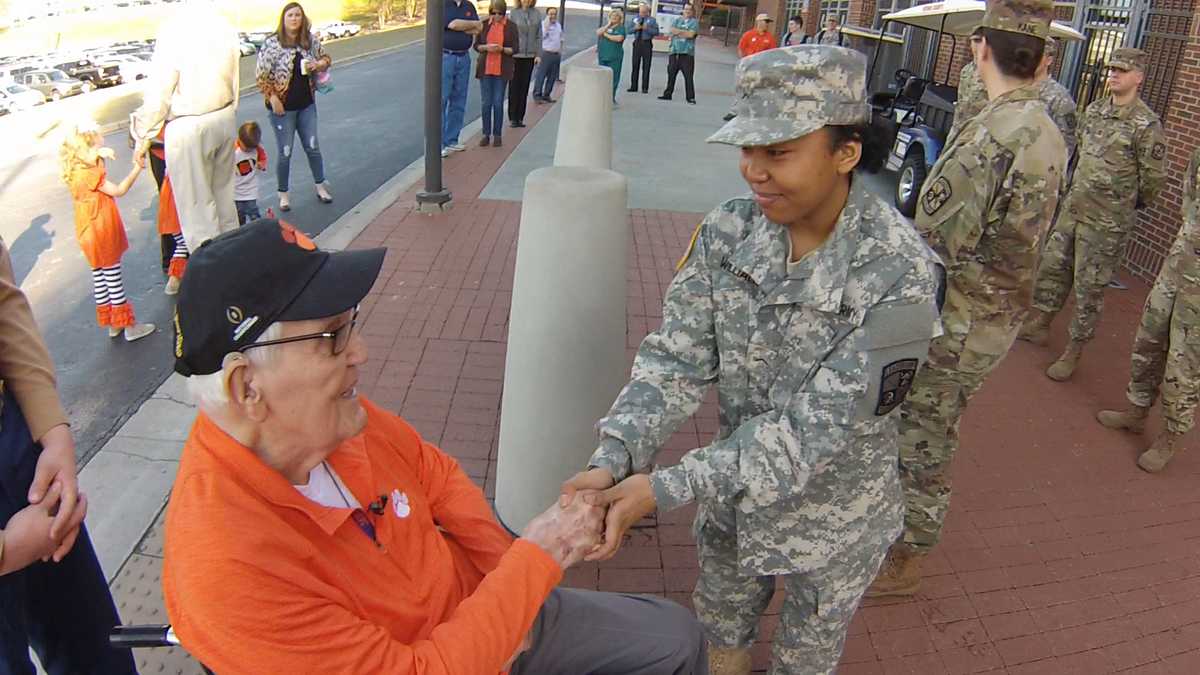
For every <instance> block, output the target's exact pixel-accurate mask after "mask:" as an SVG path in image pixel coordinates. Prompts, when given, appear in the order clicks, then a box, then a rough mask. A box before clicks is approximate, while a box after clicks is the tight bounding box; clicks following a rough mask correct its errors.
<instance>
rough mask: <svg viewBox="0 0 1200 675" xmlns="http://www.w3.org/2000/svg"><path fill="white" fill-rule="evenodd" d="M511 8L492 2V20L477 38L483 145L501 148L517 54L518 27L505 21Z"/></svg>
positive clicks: (476, 49) (504, 4) (501, 0)
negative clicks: (507, 93) (508, 89)
mask: <svg viewBox="0 0 1200 675" xmlns="http://www.w3.org/2000/svg"><path fill="white" fill-rule="evenodd" d="M507 13H508V5H507V4H506V3H505V2H504V0H492V4H491V9H490V10H489V11H488V14H489V16H488V19H487V21H484V22H483V28H482V29H481V30H480V31H479V33H478V34H476V35H475V51H476V52H478V53H479V58H477V59H475V79H477V80H479V98H480V101H481V103H482V108H483V110H482V113H483V115H482V116H483V138H481V139H480V140H479V145H480V146H482V147H487V146H489V145H492V146H495V147H497V148H498V147H500V145H501V142H500V134H501V133H502V132H503V131H504V89H505V87H506V86H507V85H508V83H509V82H510V81H512V79H513V70H514V68H515V63H514V62H513V52H515V51H517V42H518V40H519V37H518V35H517V27H516V25H514V24H513V22H511V21H509V20H508V19H507V18H505V16H504V15H505V14H507Z"/></svg>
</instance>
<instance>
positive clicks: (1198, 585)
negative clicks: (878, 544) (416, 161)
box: [83, 39, 1200, 675]
mask: <svg viewBox="0 0 1200 675" xmlns="http://www.w3.org/2000/svg"><path fill="white" fill-rule="evenodd" d="M698 52H699V53H698V56H699V58H698V63H697V84H698V85H699V92H698V98H699V100H700V105H698V106H688V105H686V104H685V103H683V102H682V101H681V100H679V99H677V100H676V101H673V102H670V103H667V102H663V101H657V100H655V99H654V97H655V96H657V94H658V93H659V92H661V86H662V80H663V77H664V72H665V59H664V58H660V57H656V59H655V73H654V78H655V82H654V83H652V86H653V87H654V88H652V89H651V93H650V94H647V95H641V94H636V95H635V94H628V93H626V92H624V91H623V90H624V89H625V88H627V83H628V80H627V77H628V71H626V72H625V73H624V78H623V82H622V84H623V85H626V86H623V87H622V91H621V93H620V97H621V103H622V105H621V107H620V108H618V109H617V110H616V111H615V112H614V116H615V117H614V130H615V135H616V148H615V153H614V154H615V157H616V159H615V162H616V164H617V167H616V168H617V169H618V170H621V171H622V172H623V173H625V174H626V175H627V176H628V177H629V179H630V186H631V189H630V211H629V218H630V224H631V226H632V228H633V244H632V251H631V256H630V266H629V269H628V270H627V277H626V278H627V281H628V304H627V306H628V312H627V314H628V315H627V320H628V338H627V343H626V346H627V348H628V350H629V355H630V358H631V359H632V354H633V351H634V349H636V347H637V345H638V343H639V342H640V341H641V339H642V338H643V337H644V336H645V335H646V333H647V332H648V331H649V330H651V329H653V328H654V327H655V326H656V325H657V324H658V322H659V321H660V319H661V298H662V295H663V292H664V290H665V288H666V286H667V284H668V283H669V282H670V280H671V277H672V273H673V265H674V262H675V260H676V259H677V258H678V256H679V255H680V253H681V252H682V251H683V250H684V248H685V247H686V244H687V241H688V239H689V237H690V235H691V232H692V229H693V228H694V227H695V225H696V223H697V222H699V220H700V218H702V216H703V213H704V212H706V211H708V210H709V209H711V208H712V207H713V206H715V205H716V204H717V203H718V202H719V201H720V200H722V199H724V198H726V197H729V196H732V195H734V194H738V193H741V192H743V191H744V188H743V183H742V182H741V179H740V177H739V176H738V175H737V173H736V170H737V169H736V161H737V154H736V151H734V150H731V149H725V148H721V147H719V146H706V145H705V144H704V143H703V140H704V137H706V136H707V135H708V134H709V133H711V132H712V131H713V130H715V129H716V128H717V127H718V126H719V124H720V116H721V114H723V113H724V111H725V109H726V108H727V103H728V100H729V96H730V95H731V94H732V63H733V57H732V54H731V53H730V52H729V51H726V50H724V49H723V48H722V47H721V46H720V45H719V44H718V43H716V42H714V41H709V40H707V39H702V40H701V43H700V46H699V50H698ZM626 62H627V63H628V59H627V60H626ZM557 95H561V92H559V94H556V96H557ZM556 116H557V106H555V107H547V106H538V105H532V104H531V105H530V112H529V114H528V116H527V119H526V122H527V124H529V128H527V129H506V130H505V139H506V141H508V142H507V143H506V144H505V147H504V148H502V149H495V148H478V147H476V146H475V140H476V139H475V138H472V137H470V134H467V135H465V136H464V142H465V143H466V144H467V146H468V148H469V149H468V151H467V152H464V153H460V154H456V155H452V156H451V157H450V158H449V159H447V160H446V162H445V173H446V182H447V184H448V185H449V186H450V188H451V189H452V190H453V192H454V208H453V210H451V211H450V212H448V213H446V214H441V215H437V216H432V217H430V216H423V215H420V214H417V213H416V212H415V211H414V209H413V197H414V194H415V190H416V188H417V186H416V185H412V186H409V187H408V188H407V189H405V187H404V186H403V185H402V184H401V183H403V182H405V181H404V179H399V178H398V179H397V181H394V182H393V183H392V184H391V187H390V191H388V192H386V193H381V195H380V196H378V197H377V198H375V199H374V204H375V206H374V208H369V207H368V208H365V210H361V211H360V212H359V213H360V216H362V217H363V218H365V219H366V220H369V222H364V223H360V225H363V224H365V228H364V229H362V230H361V233H359V234H358V236H357V237H355V238H353V241H351V242H350V243H349V247H351V248H363V247H370V246H379V245H384V246H387V247H388V249H389V253H388V256H387V259H386V261H385V264H384V270H383V273H382V275H381V277H380V279H379V281H378V283H377V284H376V286H375V288H374V289H373V290H372V292H371V294H370V296H368V298H367V299H366V301H365V302H364V303H363V306H362V316H363V327H362V331H363V335H364V337H365V339H366V341H367V343H368V346H369V348H370V354H371V356H370V360H369V362H368V363H367V364H366V365H365V366H364V367H363V368H362V370H361V379H360V386H361V387H362V390H363V391H364V392H365V393H366V394H367V395H369V396H370V397H371V398H372V399H373V400H375V401H376V402H377V403H379V404H380V405H382V406H384V407H386V408H389V409H391V410H395V411H397V412H399V413H400V414H401V415H403V416H404V417H406V418H407V419H408V420H409V421H410V422H412V423H413V424H414V425H415V426H416V428H417V429H418V430H419V431H420V432H421V433H422V434H423V435H425V436H426V437H427V438H428V439H429V440H430V441H431V442H434V443H437V444H438V445H440V446H441V447H442V448H443V449H444V450H445V451H447V452H448V453H450V454H452V455H453V456H455V457H456V458H457V459H458V460H459V461H460V462H461V463H462V465H463V467H464V469H465V470H466V471H467V472H468V474H470V475H471V477H472V478H473V479H474V480H476V481H477V482H478V483H479V484H480V485H483V486H484V487H485V490H486V491H487V493H488V495H489V496H491V495H492V493H493V487H494V486H493V481H494V478H495V468H496V441H497V436H498V428H499V410H500V398H501V393H502V392H501V386H502V382H503V375H504V353H505V342H506V338H507V321H508V311H509V307H510V305H511V290H512V277H513V260H514V258H515V252H516V239H517V229H518V222H519V216H520V203H519V199H520V185H521V183H522V182H523V180H524V176H525V175H526V174H527V173H528V172H529V171H530V170H532V169H533V168H536V167H538V166H545V165H548V164H550V160H551V157H552V154H553V140H554V137H555V133H556V129H555V127H556V124H557V117H556ZM413 177H414V178H415V176H413ZM872 180H873V183H872V185H873V186H876V187H877V189H880V190H886V189H887V187H888V181H889V180H890V177H884V178H882V179H872ZM385 187H386V186H385ZM389 200H390V201H391V202H392V203H390V205H388V204H387V203H386V202H388V201H389ZM369 201H370V200H369ZM376 212H378V213H377V215H375V213H376ZM344 239H347V240H348V239H349V236H348V235H346V236H344ZM1123 281H1125V282H1126V283H1127V284H1128V285H1129V286H1130V290H1127V291H1110V292H1109V299H1108V308H1107V311H1106V314H1105V316H1104V319H1103V321H1102V323H1101V326H1100V329H1099V331H1098V336H1097V339H1096V341H1095V342H1094V343H1093V345H1092V346H1091V347H1090V348H1089V351H1088V352H1087V353H1086V354H1085V357H1084V361H1083V364H1082V365H1081V367H1080V370H1079V371H1078V373H1077V375H1076V378H1075V380H1074V381H1073V382H1071V383H1069V384H1058V383H1055V382H1052V381H1050V380H1049V379H1047V378H1046V377H1045V376H1044V375H1043V374H1042V371H1043V370H1044V368H1045V367H1046V366H1047V365H1048V364H1049V363H1050V361H1052V360H1053V359H1054V357H1055V356H1056V351H1055V350H1057V349H1061V348H1062V346H1063V342H1064V339H1065V338H1064V336H1063V332H1064V325H1063V324H1064V322H1063V321H1059V322H1058V323H1056V325H1055V330H1056V331H1057V332H1056V334H1055V335H1056V338H1055V340H1054V341H1053V342H1052V345H1051V348H1047V349H1041V348H1034V347H1031V346H1030V345H1027V344H1024V343H1020V344H1018V345H1017V346H1016V347H1015V348H1014V350H1013V352H1012V354H1011V356H1010V357H1009V358H1008V359H1007V360H1006V361H1005V363H1004V364H1003V366H1002V367H1001V368H1000V369H999V370H998V372H997V373H996V374H995V375H994V376H993V378H992V379H991V380H990V381H989V382H988V384H987V386H986V387H985V388H984V390H983V391H982V392H981V393H980V394H979V396H978V397H977V399H976V401H975V402H974V403H973V404H972V407H971V409H970V411H969V412H968V415H967V417H966V419H965V420H964V422H963V425H962V431H961V435H962V445H963V447H962V451H961V454H960V456H959V458H958V461H957V463H956V472H955V481H956V483H955V487H956V496H955V501H954V506H953V509H952V512H951V516H950V519H949V522H948V524H947V531H946V538H945V541H944V543H943V545H942V546H941V547H940V548H939V549H938V550H937V552H936V553H935V554H934V555H933V556H932V557H931V559H930V561H929V564H928V565H927V568H926V574H927V579H926V583H925V586H924V588H923V590H922V592H921V594H920V595H918V596H917V597H916V598H913V599H911V600H904V601H892V602H882V603H881V602H869V603H867V604H866V605H865V606H864V607H863V608H862V609H861V610H860V611H859V613H858V615H857V617H856V618H855V620H854V623H853V625H852V628H851V634H850V638H849V640H848V641H847V644H846V649H845V653H844V656H843V659H842V666H841V668H840V670H839V672H840V673H845V674H857V675H862V674H867V673H920V674H922V675H925V674H936V673H972V672H985V671H987V672H998V673H1000V672H1008V673H1014V674H1016V673H1020V674H1022V675H1027V674H1032V673H1055V674H1057V673H1088V674H1091V673H1106V672H1117V671H1129V672H1136V673H1181V674H1182V673H1189V674H1191V673H1196V672H1200V546H1198V544H1200V493H1197V491H1196V490H1195V485H1196V479H1197V473H1200V459H1197V456H1196V455H1195V454H1194V453H1187V454H1184V455H1183V456H1181V457H1180V458H1179V459H1177V460H1176V461H1175V463H1173V464H1172V465H1171V466H1170V467H1169V469H1168V470H1167V471H1166V472H1164V473H1163V474H1161V475H1158V476H1149V475H1147V474H1144V473H1142V472H1140V471H1139V470H1137V469H1136V468H1135V466H1134V463H1133V462H1134V459H1135V457H1136V454H1137V452H1138V450H1139V449H1140V448H1141V447H1142V445H1143V444H1144V443H1146V442H1148V439H1149V437H1150V433H1152V432H1153V431H1154V430H1156V428H1157V426H1158V424H1157V422H1156V423H1155V424H1154V425H1153V426H1154V427H1155V429H1152V430H1149V431H1148V432H1147V437H1146V438H1145V439H1141V438H1135V437H1132V436H1128V435H1123V434H1119V433H1115V432H1110V431H1108V430H1105V429H1103V428H1101V427H1100V426H1099V425H1098V424H1096V423H1095V422H1094V421H1093V420H1092V414H1093V413H1094V412H1095V410H1097V409H1098V408H1100V407H1101V406H1111V405H1119V404H1120V403H1121V401H1122V399H1123V396H1122V391H1123V387H1124V380H1125V377H1126V376H1127V374H1128V350H1129V345H1130V343H1131V340H1132V334H1133V330H1134V327H1135V324H1136V321H1137V317H1138V315H1139V311H1140V303H1141V301H1142V299H1143V298H1144V296H1145V294H1146V291H1147V288H1146V286H1145V285H1144V284H1141V283H1140V282H1137V281H1135V280H1133V279H1129V278H1123ZM713 398H714V397H711V396H710V398H709V400H708V402H706V403H705V405H704V406H703V407H702V408H701V410H700V411H699V412H698V413H697V414H696V415H695V417H694V418H693V419H692V420H690V421H688V422H687V423H686V424H685V425H684V426H683V427H682V428H681V429H680V431H679V432H678V433H677V434H676V435H675V436H674V437H672V438H671V440H670V441H669V442H668V443H667V445H666V447H665V448H664V450H663V452H662V453H661V455H660V457H659V460H660V462H662V463H664V464H669V463H672V462H675V461H677V460H678V458H679V457H681V456H682V454H683V453H684V452H686V451H687V450H689V449H691V448H694V447H697V446H700V445H703V444H705V443H707V442H708V441H709V440H710V439H711V437H712V435H713V433H714V432H715V431H716V429H717V413H716V408H715V404H714V402H713V400H712V399H713ZM193 415H194V411H193V410H192V409H191V408H190V405H189V404H188V403H187V402H186V396H185V394H184V393H183V392H182V390H181V387H180V383H179V381H178V379H177V378H172V380H169V381H168V382H167V384H166V385H164V388H163V389H162V390H160V391H159V392H158V393H157V394H156V395H155V397H154V398H152V399H150V400H149V401H147V402H146V404H145V405H144V406H143V407H142V410H140V411H139V412H138V414H137V415H136V416H135V417H134V418H133V419H131V420H130V422H129V423H128V424H127V425H126V426H125V427H124V428H122V429H121V430H120V432H119V433H118V435H117V436H116V437H114V439H113V440H112V441H111V442H110V444H109V445H108V446H106V447H105V449H104V450H103V451H102V452H101V453H100V455H98V456H97V458H96V459H95V460H93V461H92V462H91V463H89V464H88V466H87V467H86V468H85V469H84V471H83V483H84V487H85V489H87V490H88V491H89V493H90V494H91V497H92V502H93V504H94V507H93V512H92V518H91V520H90V522H89V525H90V527H91V528H92V531H93V537H94V539H95V540H96V544H97V548H98V549H99V550H100V555H101V559H102V561H103V564H104V565H105V569H106V570H109V572H110V575H112V576H115V579H114V581H113V588H114V591H115V593H116V595H117V597H118V600H119V603H120V605H121V612H122V618H123V619H124V620H125V621H126V622H127V623H136V622H154V621H165V616H164V615H163V610H162V604H161V594H160V591H159V578H158V574H159V570H160V566H161V556H162V533H161V515H160V514H161V509H162V505H163V501H164V499H165V496H166V491H167V490H169V487H170V483H171V480H172V478H173V476H174V472H175V466H176V462H177V458H178V454H179V449H180V441H181V439H182V438H183V437H184V436H185V435H186V432H187V429H188V426H189V425H190V421H191V418H192V416H193ZM1189 441H1191V442H1194V438H1189ZM693 513H694V509H692V508H688V509H682V510H680V511H678V512H673V513H669V514H663V515H661V516H659V517H658V518H657V519H650V520H647V521H645V522H643V523H642V524H641V525H640V526H639V527H638V528H636V530H635V531H634V533H633V536H632V540H631V541H630V542H629V543H628V544H627V545H626V546H625V547H624V548H623V549H622V551H621V553H620V554H619V555H618V556H617V557H616V558H615V559H614V560H612V561H609V562H607V563H605V564H602V565H595V564H584V565H580V566H577V567H575V568H572V569H571V570H569V571H568V573H567V577H566V582H565V583H567V584H569V585H572V586H577V587H584V588H595V589H601V590H611V591H628V592H644V593H656V594H661V595H665V596H668V597H671V598H673V599H675V600H677V601H679V602H681V603H684V604H689V605H690V598H689V594H690V592H691V590H692V587H693V585H694V583H695V580H696V576H697V563H696V554H695V548H694V545H693V543H692V542H693V540H692V535H691V532H690V522H691V518H692V515H693ZM778 600H779V598H776V603H774V605H773V607H774V608H777V607H778V606H779V603H778ZM775 611H776V610H775V609H773V610H772V614H771V615H769V616H768V617H766V619H765V620H764V622H763V630H762V632H761V636H760V642H759V644H757V645H756V647H755V663H756V667H757V668H759V669H764V668H765V665H766V663H767V654H768V651H769V643H770V640H771V637H772V635H773V631H774V629H775V626H776V624H777V615H776V614H775V613H774V612H775ZM138 660H139V664H141V667H142V668H143V672H180V673H183V672H186V673H193V672H198V670H197V668H196V666H195V665H194V664H193V663H192V662H190V661H189V660H188V659H187V658H186V657H185V656H184V655H182V654H180V653H178V651H177V650H147V651H142V652H141V653H139V654H138Z"/></svg>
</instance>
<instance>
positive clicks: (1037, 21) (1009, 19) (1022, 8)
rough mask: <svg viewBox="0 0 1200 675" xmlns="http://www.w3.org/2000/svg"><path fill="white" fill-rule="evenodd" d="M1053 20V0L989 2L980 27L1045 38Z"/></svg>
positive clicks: (998, 0) (992, 0)
mask: <svg viewBox="0 0 1200 675" xmlns="http://www.w3.org/2000/svg"><path fill="white" fill-rule="evenodd" d="M1053 18H1054V2H1053V0H987V9H986V11H984V13H983V20H982V21H981V22H980V24H979V27H980V28H991V29H994V30H1003V31H1008V32H1009V33H1020V34H1021V35H1032V36H1034V37H1040V38H1045V37H1046V36H1048V35H1050V20H1051V19H1053Z"/></svg>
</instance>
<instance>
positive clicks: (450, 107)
mask: <svg viewBox="0 0 1200 675" xmlns="http://www.w3.org/2000/svg"><path fill="white" fill-rule="evenodd" d="M470 81H471V55H470V53H469V52H468V53H463V54H451V53H449V52H446V51H443V52H442V147H443V148H445V147H446V146H448V145H457V144H458V135H459V134H460V133H462V128H463V114H465V113H466V112H467V83H468V82H470Z"/></svg>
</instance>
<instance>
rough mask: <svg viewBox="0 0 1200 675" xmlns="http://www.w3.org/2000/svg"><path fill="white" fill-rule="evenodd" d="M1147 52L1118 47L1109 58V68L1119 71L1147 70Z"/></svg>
mask: <svg viewBox="0 0 1200 675" xmlns="http://www.w3.org/2000/svg"><path fill="white" fill-rule="evenodd" d="M1146 56H1147V54H1146V52H1144V51H1142V50H1140V49H1134V48H1133V47H1118V48H1117V49H1114V50H1113V53H1112V56H1110V57H1108V67H1109V68H1116V69H1118V70H1145V69H1146Z"/></svg>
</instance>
